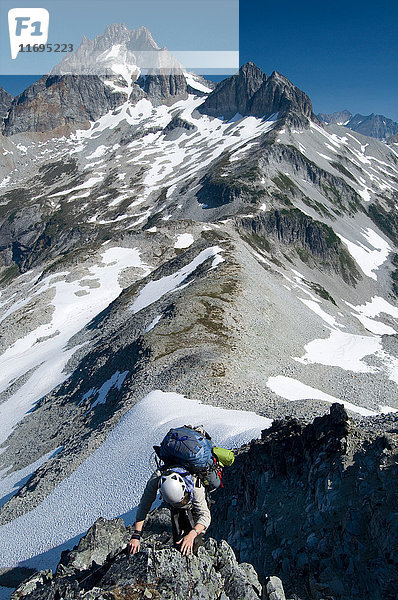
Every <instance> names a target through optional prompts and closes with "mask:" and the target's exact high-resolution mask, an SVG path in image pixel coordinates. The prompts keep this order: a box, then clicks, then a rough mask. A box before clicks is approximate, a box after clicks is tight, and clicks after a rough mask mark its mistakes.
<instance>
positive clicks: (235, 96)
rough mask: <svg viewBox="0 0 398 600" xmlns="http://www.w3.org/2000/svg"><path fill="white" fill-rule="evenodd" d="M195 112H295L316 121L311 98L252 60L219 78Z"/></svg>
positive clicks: (256, 114)
mask: <svg viewBox="0 0 398 600" xmlns="http://www.w3.org/2000/svg"><path fill="white" fill-rule="evenodd" d="M199 111H200V112H201V113H203V114H207V115H210V116H213V117H223V118H224V119H230V118H232V117H233V116H234V115H235V114H236V113H239V114H241V115H242V116H247V115H252V116H253V117H269V116H270V115H272V114H275V113H279V117H284V116H286V115H288V114H289V113H298V114H300V115H304V116H305V117H307V118H310V119H313V120H315V121H318V119H317V117H316V116H315V115H314V113H313V112H312V104H311V100H310V99H309V98H308V96H307V95H306V94H305V93H304V92H302V91H301V90H299V89H298V88H297V87H296V86H294V85H293V84H292V82H291V81H289V79H287V78H286V77H284V76H283V75H281V74H280V73H278V72H277V71H274V72H273V73H272V75H270V76H269V77H268V76H267V75H265V73H263V72H262V71H261V69H259V68H258V67H257V66H256V65H255V64H254V63H252V62H249V63H247V64H245V65H243V66H242V67H241V68H240V69H239V72H238V73H237V74H236V75H233V76H232V77H229V78H228V79H224V80H223V81H221V82H220V83H219V84H218V85H217V87H216V88H215V90H214V91H213V92H212V93H211V94H209V96H208V97H207V99H206V100H205V102H204V103H203V104H202V105H201V106H200V107H199Z"/></svg>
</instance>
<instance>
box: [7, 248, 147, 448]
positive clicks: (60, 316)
mask: <svg viewBox="0 0 398 600" xmlns="http://www.w3.org/2000/svg"><path fill="white" fill-rule="evenodd" d="M131 266H134V267H138V268H140V269H142V274H143V276H145V275H147V274H148V273H149V272H150V267H148V265H145V264H144V263H143V262H142V261H141V258H140V252H139V250H138V249H137V248H134V249H131V248H117V247H113V248H105V249H104V251H103V252H102V255H101V257H100V262H99V263H98V264H96V265H89V266H88V274H87V275H85V276H83V277H82V278H80V279H78V280H75V279H73V278H72V281H69V280H68V279H67V276H68V274H69V272H67V273H58V274H57V275H56V276H54V275H50V276H48V277H46V278H45V279H43V280H42V281H37V279H34V280H33V284H32V286H31V288H30V289H29V290H27V291H26V294H27V297H26V299H25V300H24V301H23V302H21V301H17V303H16V305H15V306H13V305H12V304H11V306H8V304H7V303H4V304H3V308H4V309H5V311H6V315H8V316H9V315H11V314H12V313H13V312H15V313H16V314H18V313H17V311H20V310H22V309H23V307H24V306H25V305H26V304H27V303H28V302H29V300H30V299H32V298H35V297H36V296H37V295H38V294H42V293H43V292H45V291H48V290H50V291H51V292H52V296H53V299H52V300H51V302H50V307H49V308H50V309H51V311H52V314H51V321H50V322H49V323H47V324H46V325H40V326H39V327H37V328H36V329H34V330H33V331H30V333H28V334H27V335H26V336H25V337H23V338H20V339H19V340H17V341H16V342H15V343H14V344H13V345H12V346H10V347H9V348H8V349H7V350H6V351H5V352H4V353H3V354H2V355H1V356H0V392H1V391H4V390H6V389H7V387H8V386H9V385H10V383H11V382H12V381H15V380H17V379H19V378H20V377H23V376H24V375H25V374H27V373H28V372H29V371H32V373H31V374H30V376H29V377H28V379H27V381H26V382H25V383H24V384H23V385H22V386H21V387H20V388H19V389H18V391H17V392H16V393H14V394H12V395H11V396H10V397H9V398H7V400H5V401H4V402H3V403H2V404H0V443H1V442H4V441H5V440H6V439H7V437H8V436H9V435H10V433H11V431H12V430H13V428H14V427H15V425H16V424H17V423H18V422H19V421H20V420H21V419H23V417H24V416H25V414H26V413H27V412H28V411H29V410H31V409H32V408H33V406H34V405H35V403H36V402H37V401H38V400H39V399H40V398H42V397H43V396H44V395H45V394H48V393H49V392H50V391H51V390H52V389H53V388H54V387H55V386H57V385H58V384H60V383H62V382H63V381H65V379H66V378H67V377H68V373H66V372H65V371H64V369H65V366H66V364H67V362H68V360H69V358H70V357H71V356H72V354H73V353H74V352H75V351H76V348H71V349H68V350H66V349H65V348H66V346H67V344H68V341H69V340H70V339H71V338H72V337H73V335H75V334H76V333H77V332H78V331H80V330H81V329H82V328H83V327H84V326H85V325H86V324H87V323H89V322H90V320H91V319H92V318H93V317H94V316H95V315H97V314H98V313H99V312H100V311H101V310H103V309H104V308H106V307H107V306H108V305H109V304H110V302H112V301H113V300H114V299H115V298H117V296H118V295H119V294H120V292H121V291H122V288H121V286H120V284H119V281H118V280H119V275H120V273H121V272H122V271H123V270H124V269H125V268H127V267H131ZM82 291H84V292H85V294H84V295H80V294H81V292H82ZM3 322H4V321H3Z"/></svg>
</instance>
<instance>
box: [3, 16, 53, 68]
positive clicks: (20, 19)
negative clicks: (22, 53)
mask: <svg viewBox="0 0 398 600" xmlns="http://www.w3.org/2000/svg"><path fill="white" fill-rule="evenodd" d="M49 22H50V14H49V12H48V10H47V9H46V8H11V10H9V11H8V31H9V33H10V47H11V58H12V59H14V58H17V56H18V52H19V50H20V46H21V44H22V45H23V46H26V44H32V45H33V44H38V43H39V44H46V43H47V38H48V25H49Z"/></svg>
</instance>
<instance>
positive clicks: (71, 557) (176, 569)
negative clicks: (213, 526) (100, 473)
mask: <svg viewBox="0 0 398 600" xmlns="http://www.w3.org/2000/svg"><path fill="white" fill-rule="evenodd" d="M165 513H166V514H165ZM167 513H168V511H167V509H159V510H155V511H154V512H153V513H152V514H151V515H150V516H149V522H148V523H147V527H146V530H145V531H146V533H145V535H144V539H143V541H142V544H141V551H140V552H139V553H138V554H136V555H135V556H132V555H131V556H129V555H128V554H127V553H126V552H124V551H123V548H125V546H126V544H127V542H128V540H129V538H130V535H131V532H132V531H131V528H125V527H124V525H123V523H122V521H121V519H115V520H113V521H106V520H105V519H102V518H101V519H99V520H98V521H97V522H96V523H94V525H93V526H92V527H91V529H90V530H89V531H88V533H87V535H86V536H85V537H84V538H82V539H81V540H80V542H79V544H78V546H76V547H75V548H74V549H73V550H72V551H70V552H63V553H62V558H61V561H60V563H59V565H58V568H57V571H56V573H55V574H54V575H53V574H52V573H51V572H49V571H46V572H42V573H40V574H35V575H33V576H32V577H31V578H30V579H29V580H28V581H27V582H25V583H23V584H21V585H20V586H19V587H18V588H17V590H16V591H15V592H14V593H13V595H12V598H13V599H15V600H16V599H17V598H25V597H26V598H29V599H30V600H34V599H36V598H40V599H41V600H45V599H48V600H50V599H51V600H53V599H55V598H65V600H66V599H68V600H72V599H77V598H85V599H87V600H88V599H92V600H94V599H98V600H100V599H103V600H104V599H105V598H106V599H108V600H121V599H125V600H133V599H137V600H138V599H139V598H142V599H146V598H154V599H155V598H168V599H169V600H185V599H186V598H191V599H192V600H205V599H207V600H216V599H217V600H256V599H257V600H258V599H260V598H263V599H268V598H274V597H276V596H272V595H268V593H267V591H266V590H264V594H263V595H262V586H261V584H260V583H259V581H258V577H257V574H256V572H255V570H254V569H253V567H252V566H251V565H249V564H238V562H237V560H236V558H235V555H234V553H233V551H232V549H231V548H230V546H228V544H227V543H226V542H224V541H221V542H219V543H218V542H216V541H215V540H213V539H212V538H209V539H208V540H207V541H206V543H205V546H204V547H201V548H199V550H198V553H197V556H190V557H184V556H183V555H182V554H181V553H180V552H179V551H178V550H176V549H174V548H172V547H171V536H170V532H169V531H168V530H167V527H166V528H165V525H166V523H167V521H169V519H168V518H167ZM162 529H163V532H161V533H159V532H157V533H156V532H154V530H155V531H156V530H159V531H160V530H162ZM271 589H272V590H274V589H278V590H279V593H280V590H282V593H283V588H282V586H281V583H280V582H279V581H278V580H277V578H273V581H272V582H270V590H271ZM271 594H272V592H271ZM277 597H278V598H282V596H280V595H279V596H277Z"/></svg>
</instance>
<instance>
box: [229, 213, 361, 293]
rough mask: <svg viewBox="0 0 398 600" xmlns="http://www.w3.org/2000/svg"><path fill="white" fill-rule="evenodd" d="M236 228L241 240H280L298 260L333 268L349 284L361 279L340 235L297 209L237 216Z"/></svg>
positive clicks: (266, 241) (264, 241)
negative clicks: (238, 217) (297, 256)
mask: <svg viewBox="0 0 398 600" xmlns="http://www.w3.org/2000/svg"><path fill="white" fill-rule="evenodd" d="M237 224H238V229H239V231H240V232H241V234H242V236H243V238H244V239H246V240H247V241H249V243H250V242H251V241H254V242H255V241H257V242H258V241H261V240H263V244H264V245H266V244H269V243H270V242H271V243H272V242H278V243H281V244H282V245H283V246H284V248H289V247H290V248H291V249H294V250H295V251H296V252H297V254H298V255H299V257H300V258H301V260H303V261H304V262H306V263H309V264H311V266H312V267H316V265H317V263H319V261H321V265H322V269H325V270H326V269H333V271H335V272H336V273H339V274H340V275H341V276H342V277H343V279H344V280H345V281H346V282H347V283H350V284H352V285H355V283H356V282H357V281H358V279H360V278H361V276H360V274H359V272H358V270H357V268H356V266H355V263H354V261H353V259H352V258H351V256H350V255H349V253H348V252H347V250H346V249H345V248H344V246H343V244H342V242H341V240H340V238H339V237H338V236H337V235H336V234H335V233H334V231H333V229H332V228H331V227H329V226H328V225H325V223H322V222H320V221H315V220H314V219H312V218H311V217H309V216H308V215H306V214H304V213H303V212H301V211H300V210H298V209H297V208H289V209H282V210H273V211H269V212H264V213H260V214H258V215H256V216H254V217H245V218H243V219H242V218H240V219H238V221H237Z"/></svg>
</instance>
